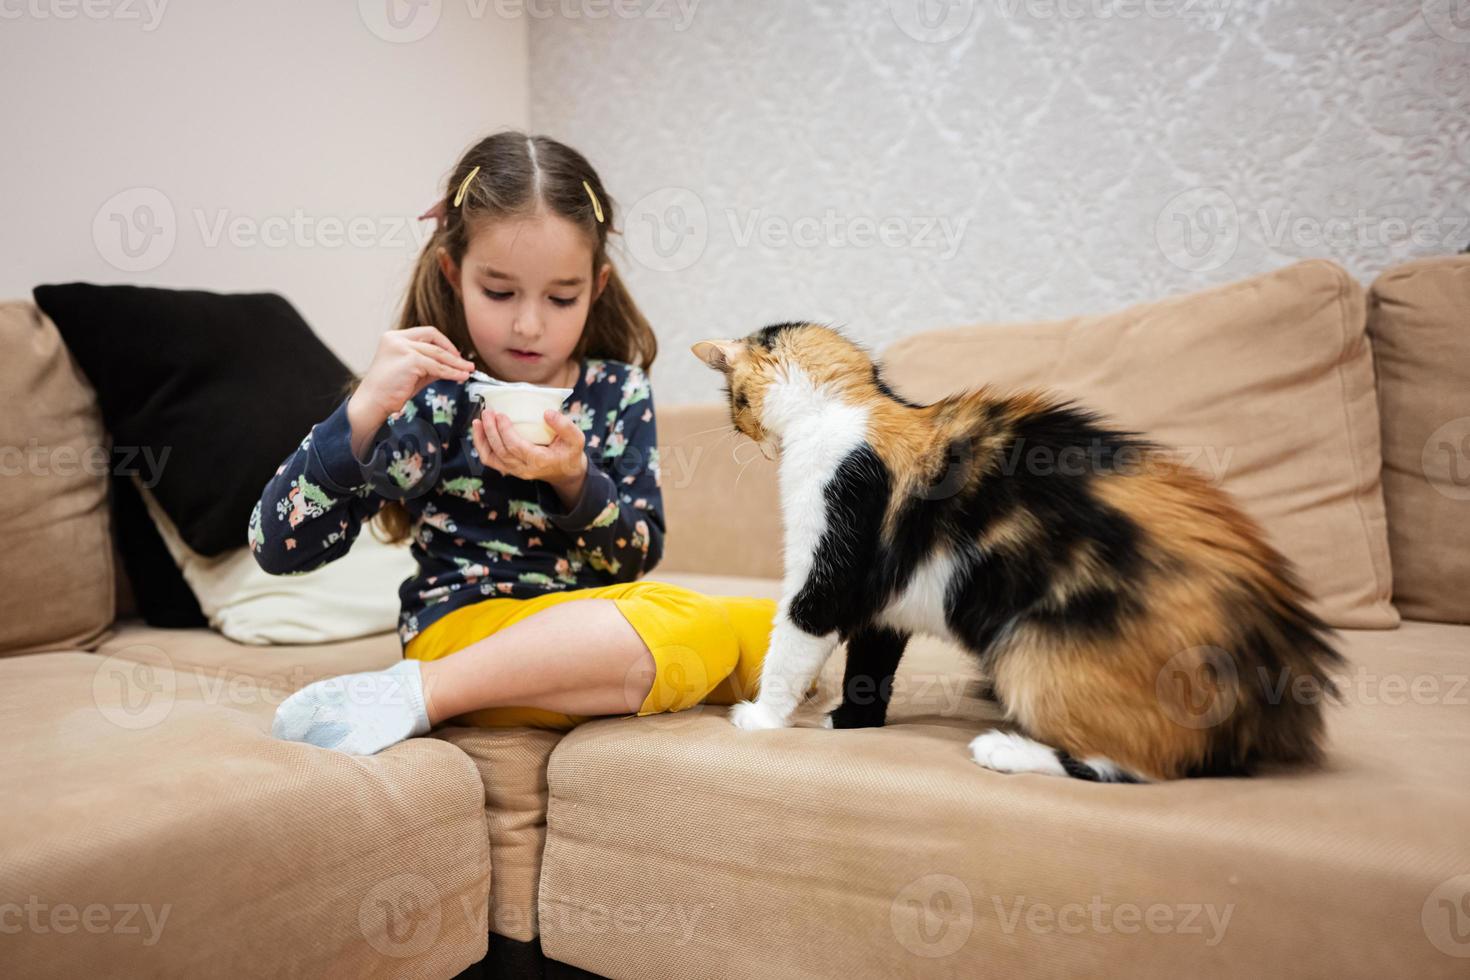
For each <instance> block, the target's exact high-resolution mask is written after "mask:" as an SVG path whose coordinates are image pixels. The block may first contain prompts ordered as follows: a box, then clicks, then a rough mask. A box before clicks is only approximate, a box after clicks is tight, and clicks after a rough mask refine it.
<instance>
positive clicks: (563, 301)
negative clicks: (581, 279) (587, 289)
mask: <svg viewBox="0 0 1470 980" xmlns="http://www.w3.org/2000/svg"><path fill="white" fill-rule="evenodd" d="M551 301H552V302H553V303H555V304H556V305H557V306H571V305H572V304H573V303H575V302H576V301H577V297H575V296H568V297H561V296H553V297H551Z"/></svg>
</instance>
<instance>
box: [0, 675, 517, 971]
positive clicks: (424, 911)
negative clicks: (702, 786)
mask: <svg viewBox="0 0 1470 980" xmlns="http://www.w3.org/2000/svg"><path fill="white" fill-rule="evenodd" d="M270 717H271V709H270V708H269V706H265V705H263V702H262V701H261V699H259V698H255V699H242V700H241V703H240V704H233V703H219V702H217V701H216V700H215V699H213V698H212V697H211V695H210V693H209V690H208V689H207V687H206V686H204V685H202V684H201V683H200V682H199V679H198V677H197V676H196V675H194V674H192V673H190V672H187V671H183V672H174V671H170V670H167V669H166V668H161V667H156V666H153V665H151V664H146V663H137V662H132V661H126V660H118V659H116V658H109V657H102V656H97V655H95V654H88V653H81V652H69V653H55V654H42V655H37V656H32V657H20V658H10V659H6V660H3V661H0V784H3V785H0V798H3V799H4V800H5V806H4V807H3V809H0V840H3V841H4V856H3V860H0V896H4V900H5V901H7V902H21V903H29V906H27V908H28V909H34V911H29V910H28V911H25V913H24V914H25V915H26V916H27V921H28V922H35V923H39V924H38V925H35V926H32V927H29V928H25V929H22V930H20V931H19V932H16V933H14V934H11V935H7V936H6V938H5V957H4V958H5V961H6V964H7V966H9V967H11V968H13V972H14V973H15V974H16V975H24V976H58V977H61V976H88V975H102V974H107V975H118V976H122V975H132V976H164V975H172V976H202V975H206V974H219V975H245V974H249V975H251V976H272V975H280V976H286V975H290V976H303V975H317V976H326V975H333V976H383V977H388V976H403V975H410V974H412V975H416V976H452V975H453V974H454V973H456V972H457V971H459V970H461V969H463V968H464V967H466V966H468V965H469V964H471V963H474V962H477V961H478V960H479V959H480V958H481V957H483V956H484V954H485V951H486V947H487V942H486V935H487V929H486V918H487V897H488V894H489V890H490V855H489V851H488V848H487V847H486V843H485V821H484V809H483V807H482V805H481V789H480V780H479V777H478V775H477V774H476V772H475V768H474V766H473V764H472V763H471V762H470V760H469V759H467V758H466V757H465V756H464V754H463V753H461V752H459V751H458V750H457V749H455V748H453V747H452V746H450V745H447V744H445V743H444V742H442V741H439V740H437V739H411V740H409V741H408V742H405V743H403V744H402V745H398V746H394V747H393V748H391V749H389V750H387V751H385V752H383V753H380V754H378V755H375V756H369V757H353V756H348V755H343V754H341V753H337V752H332V751H329V750H325V749H318V748H315V747H312V746H307V745H302V744H298V743H292V742H281V741H277V740H275V739H273V738H271V736H270V733H269V726H270ZM8 914H14V913H8ZM124 916H127V921H126V922H124V921H123V918H124ZM6 931H7V932H11V930H9V929H7V930H6Z"/></svg>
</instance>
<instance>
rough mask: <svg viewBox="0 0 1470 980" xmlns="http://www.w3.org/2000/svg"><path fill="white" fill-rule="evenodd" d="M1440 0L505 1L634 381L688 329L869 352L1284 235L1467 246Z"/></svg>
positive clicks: (1448, 13) (1450, 6)
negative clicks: (519, 23) (850, 341)
mask: <svg viewBox="0 0 1470 980" xmlns="http://www.w3.org/2000/svg"><path fill="white" fill-rule="evenodd" d="M1454 9H1455V7H1454V0H1425V2H1424V3H1422V4H1421V3H1420V2H1418V0H1264V2H1262V0H974V2H967V0H892V2H889V3H884V2H881V0H880V2H839V0H813V2H804V3H788V2H780V0H741V2H739V3H736V2H732V0H724V2H720V0H703V2H698V0H686V2H685V3H684V4H683V5H682V6H681V5H679V4H676V3H674V2H673V0H670V2H668V3H654V2H652V0H647V2H644V0H629V3H627V4H626V5H624V6H623V7H622V10H623V11H624V13H630V14H632V16H623V15H617V14H613V15H609V16H605V17H601V18H592V17H588V16H584V15H580V14H577V12H576V11H577V8H576V7H575V5H574V7H573V8H572V14H573V15H567V16H555V17H546V18H541V19H534V20H532V21H531V36H530V50H531V59H530V60H531V110H530V111H531V122H532V125H533V126H534V127H535V128H536V129H538V130H542V131H546V132H549V133H551V134H552V135H555V136H558V137H561V138H563V139H565V140H567V141H568V142H570V143H572V144H573V145H575V146H577V147H578V148H579V149H581V150H582V151H584V152H585V153H586V154H587V155H588V156H589V157H590V158H591V160H592V162H593V163H594V164H595V165H596V166H597V167H598V168H599V170H600V171H601V173H602V176H603V178H604V179H605V180H606V181H607V183H608V186H609V188H610V189H611V191H612V193H613V195H614V197H615V198H616V199H617V200H618V202H619V203H620V204H621V205H622V206H623V208H624V212H623V214H624V217H623V222H624V223H625V225H626V229H627V232H628V235H627V241H626V243H625V244H626V248H625V260H624V263H623V267H624V268H625V269H626V271H627V276H628V279H629V280H630V283H631V286H632V288H633V290H634V292H635V295H636V297H637V298H638V300H639V302H640V303H641V304H642V305H643V307H644V308H645V311H646V312H647V313H648V314H649V315H650V316H651V318H652V319H653V321H654V326H655V329H656V331H657V332H658V335H659V337H660V340H661V343H662V346H663V351H664V353H663V354H661V356H660V360H659V362H658V365H657V366H656V367H655V370H654V379H655V381H656V382H657V386H658V392H659V396H660V398H661V400H662V401H663V402H665V403H667V402H675V401H689V400H703V399H709V398H714V397H716V396H717V393H718V384H717V380H716V378H715V377H714V376H713V375H712V374H708V373H701V371H691V370H689V365H691V364H692V363H693V359H692V355H690V354H689V353H688V346H689V344H690V343H692V342H693V341H695V340H697V339H700V338H701V337H704V336H709V335H734V334H740V333H744V332H747V331H748V330H750V329H752V328H754V327H756V326H758V325H760V324H762V323H764V322H768V321H773V320H784V319H791V318H820V319H830V320H832V321H836V322H839V323H842V324H846V325H848V326H849V328H850V329H851V331H852V332H853V333H854V334H855V335H856V336H858V337H860V338H861V339H863V340H865V341H868V342H870V343H871V344H873V345H875V346H881V345H882V344H884V343H886V342H888V341H890V340H892V339H894V338H896V337H898V336H901V335H903V334H906V333H910V332H912V331H916V330H920V329H924V328H929V327H935V326H941V325H954V324H960V323H966V322H973V321H982V320H1017V319H1031V318H1037V317H1052V316H1060V315H1068V314H1074V313H1082V312H1101V311H1104V310H1108V309H1112V308H1116V307H1119V306H1121V305H1125V304H1127V303H1131V302H1134V301H1140V300H1148V299H1153V298H1156V297H1160V296H1164V295H1167V294H1170V293H1175V292H1180V291H1186V290H1191V289H1195V288H1198V287H1200V286H1203V285H1207V284H1210V283H1218V282H1223V281H1227V280H1231V279H1235V278H1239V277H1242V276H1246V275H1249V274H1252V273H1255V272H1259V271H1263V270H1267V269H1271V268H1274V267H1277V266H1281V265H1284V264H1287V263H1289V262H1292V261H1295V260H1296V259H1298V258H1303V257H1307V256H1327V257H1330V258H1333V259H1336V260H1337V261H1339V262H1341V263H1343V264H1344V265H1346V266H1347V267H1348V268H1349V269H1350V270H1351V271H1352V272H1353V273H1354V274H1355V275H1357V276H1358V277H1360V278H1362V279H1363V280H1365V281H1366V280H1368V279H1369V278H1371V277H1372V276H1373V275H1374V274H1375V273H1377V272H1378V271H1379V270H1381V269H1383V268H1384V267H1385V266H1387V265H1390V264H1392V263H1394V262H1397V261H1399V260H1402V259H1405V258H1409V257H1412V256H1416V255H1425V254H1441V253H1445V252H1451V251H1457V250H1458V249H1460V248H1463V247H1464V245H1465V243H1466V242H1467V241H1470V224H1467V222H1466V217H1467V211H1466V208H1467V206H1470V21H1465V20H1464V19H1463V17H1462V18H1460V19H1459V20H1456V19H1455V18H1454V16H1452V15H1453V13H1454Z"/></svg>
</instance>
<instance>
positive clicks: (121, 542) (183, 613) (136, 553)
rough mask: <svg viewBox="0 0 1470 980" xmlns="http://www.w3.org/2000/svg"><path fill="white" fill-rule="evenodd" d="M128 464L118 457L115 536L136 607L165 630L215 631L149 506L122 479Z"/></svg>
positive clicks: (145, 618)
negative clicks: (123, 470) (199, 629)
mask: <svg viewBox="0 0 1470 980" xmlns="http://www.w3.org/2000/svg"><path fill="white" fill-rule="evenodd" d="M122 463H123V460H122V458H121V457H120V456H115V457H113V467H112V478H111V481H110V483H109V485H110V486H111V488H112V536H113V540H114V541H116V542H117V552H118V555H119V556H120V557H121V558H122V564H123V569H124V570H125V571H126V572H127V573H128V584H129V585H131V586H132V588H133V602H134V603H135V604H136V605H137V607H138V615H139V616H142V617H143V622H145V623H147V624H148V625H149V626H158V627H161V628H164V629H192V628H195V627H201V626H202V627H207V626H209V620H208V619H207V618H206V617H205V615H204V610H203V609H201V608H199V600H198V598H196V597H195V595H194V592H193V590H191V589H190V588H189V583H188V582H186V581H184V573H183V572H181V571H179V566H177V565H175V564H174V559H173V556H172V555H170V554H169V553H168V545H166V544H164V543H163V537H162V535H160V534H159V533H158V528H157V527H155V526H154V524H153V518H152V517H150V516H149V514H148V505H147V504H145V503H143V497H142V496H141V495H140V494H139V493H138V488H137V487H135V486H133V480H132V478H131V477H128V476H120V475H118V470H119V468H120V465H121V464H122Z"/></svg>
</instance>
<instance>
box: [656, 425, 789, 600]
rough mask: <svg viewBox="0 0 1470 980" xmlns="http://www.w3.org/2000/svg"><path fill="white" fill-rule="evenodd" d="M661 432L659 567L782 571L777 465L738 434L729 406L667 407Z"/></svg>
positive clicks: (757, 573)
mask: <svg viewBox="0 0 1470 980" xmlns="http://www.w3.org/2000/svg"><path fill="white" fill-rule="evenodd" d="M658 435H659V440H658V441H659V468H660V474H661V476H660V479H661V481H662V486H663V492H664V510H665V511H666V516H667V518H668V526H669V534H668V536H667V537H666V538H665V539H664V553H663V558H662V559H661V560H660V561H659V564H658V568H657V569H655V572H657V573H660V574H662V573H666V572H677V573H685V572H696V573H708V572H710V571H712V570H714V569H718V570H719V571H720V572H721V573H724V574H726V575H740V576H754V577H758V578H777V579H778V578H780V577H781V540H782V537H781V501H780V496H779V494H778V493H777V489H776V464H775V463H774V462H772V461H770V460H768V459H766V458H765V457H764V456H762V455H761V453H760V450H759V449H758V448H756V445H755V443H753V442H751V441H750V440H749V439H747V438H745V437H744V436H741V435H736V434H735V431H734V429H733V428H732V426H731V424H730V407H729V406H728V405H725V404H723V403H719V404H699V405H668V406H665V407H663V408H661V409H659V414H658ZM654 577H659V576H658V575H655V576H654Z"/></svg>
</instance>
